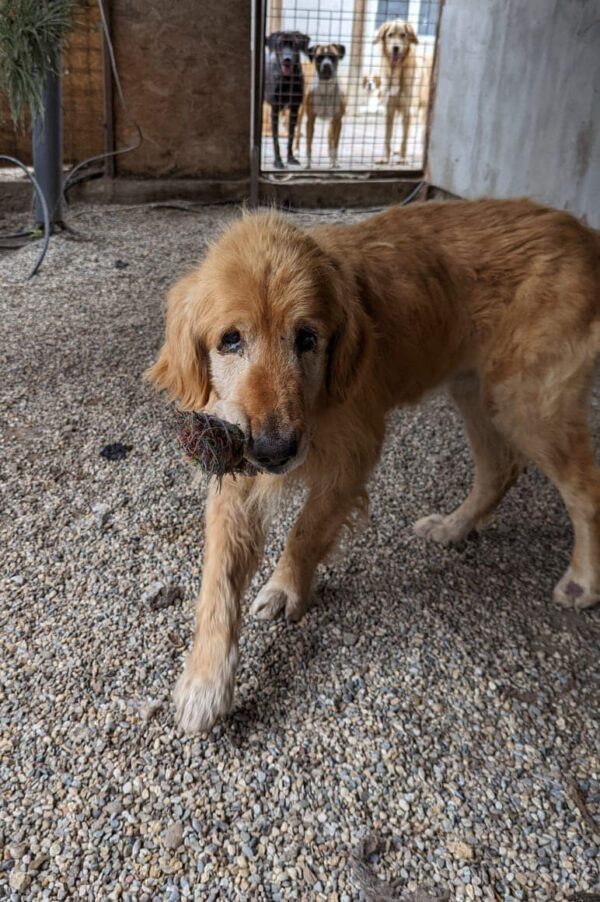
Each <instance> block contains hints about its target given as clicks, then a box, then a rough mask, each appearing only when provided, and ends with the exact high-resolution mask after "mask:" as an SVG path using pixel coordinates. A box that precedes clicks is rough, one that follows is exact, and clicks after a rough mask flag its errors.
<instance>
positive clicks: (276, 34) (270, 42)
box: [267, 31, 281, 50]
mask: <svg viewBox="0 0 600 902" xmlns="http://www.w3.org/2000/svg"><path fill="white" fill-rule="evenodd" d="M280 37H281V31H273V32H271V34H270V35H269V37H268V38H267V47H268V48H269V50H275V49H276V47H277V44H278V42H279V38H280Z"/></svg>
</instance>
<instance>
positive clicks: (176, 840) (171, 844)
mask: <svg viewBox="0 0 600 902" xmlns="http://www.w3.org/2000/svg"><path fill="white" fill-rule="evenodd" d="M160 838H161V840H162V844H163V846H164V847H165V849H169V850H170V851H171V852H173V851H175V849H178V848H179V846H180V845H181V843H182V842H183V825H182V824H171V826H170V827H167V829H166V830H163V832H162V833H161V834H160Z"/></svg>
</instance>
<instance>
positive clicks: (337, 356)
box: [326, 293, 373, 404]
mask: <svg viewBox="0 0 600 902" xmlns="http://www.w3.org/2000/svg"><path fill="white" fill-rule="evenodd" d="M338 304H339V306H340V314H341V316H340V319H339V321H338V325H337V328H336V329H335V331H334V333H333V335H332V336H331V338H330V339H329V344H328V347H327V371H326V388H327V393H328V395H329V397H330V398H331V400H333V401H334V402H336V403H338V404H341V403H343V402H344V401H345V400H346V399H347V398H348V397H349V396H350V394H351V393H352V391H353V389H354V388H355V386H356V384H357V382H358V380H359V379H360V376H361V374H362V372H363V370H364V367H365V365H366V363H367V361H368V359H369V357H370V355H371V354H372V346H373V327H372V322H371V319H370V318H369V315H368V314H367V312H366V310H365V308H364V306H363V304H362V303H361V300H360V298H359V297H358V295H351V296H350V297H347V296H345V295H344V297H343V301H342V300H341V293H340V298H339V299H338Z"/></svg>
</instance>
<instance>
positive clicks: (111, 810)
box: [104, 799, 123, 817]
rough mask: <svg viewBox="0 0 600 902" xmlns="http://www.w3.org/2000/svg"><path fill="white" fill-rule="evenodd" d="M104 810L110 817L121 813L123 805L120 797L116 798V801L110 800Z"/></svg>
mask: <svg viewBox="0 0 600 902" xmlns="http://www.w3.org/2000/svg"><path fill="white" fill-rule="evenodd" d="M104 810H105V812H106V813H107V814H108V815H109V816H110V817H113V816H114V815H115V814H121V812H122V811H123V805H122V803H121V802H120V801H119V800H118V799H115V800H114V802H109V803H108V805H105V806H104Z"/></svg>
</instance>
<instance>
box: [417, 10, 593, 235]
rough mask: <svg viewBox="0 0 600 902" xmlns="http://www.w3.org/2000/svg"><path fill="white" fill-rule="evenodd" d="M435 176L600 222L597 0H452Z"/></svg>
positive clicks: (436, 114) (444, 29)
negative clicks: (521, 198)
mask: <svg viewBox="0 0 600 902" xmlns="http://www.w3.org/2000/svg"><path fill="white" fill-rule="evenodd" d="M428 161H429V178H430V180H431V181H432V183H433V184H435V185H437V186H439V187H441V188H444V189H445V190H447V191H450V192H452V193H453V194H457V195H461V196H462V197H478V196H482V195H488V196H492V197H515V196H524V195H528V196H530V197H533V198H536V199H538V200H540V201H542V202H544V203H548V204H551V205H553V206H556V207H559V208H562V209H565V210H570V211H572V212H574V213H576V214H577V215H579V216H583V217H585V218H587V221H588V222H589V223H590V224H591V225H594V226H596V227H600V4H599V2H598V0H446V3H445V7H444V9H443V12H442V19H441V31H440V44H439V68H438V78H437V94H436V99H435V102H434V107H433V114H432V123H431V139H430V146H429V158H428Z"/></svg>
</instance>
